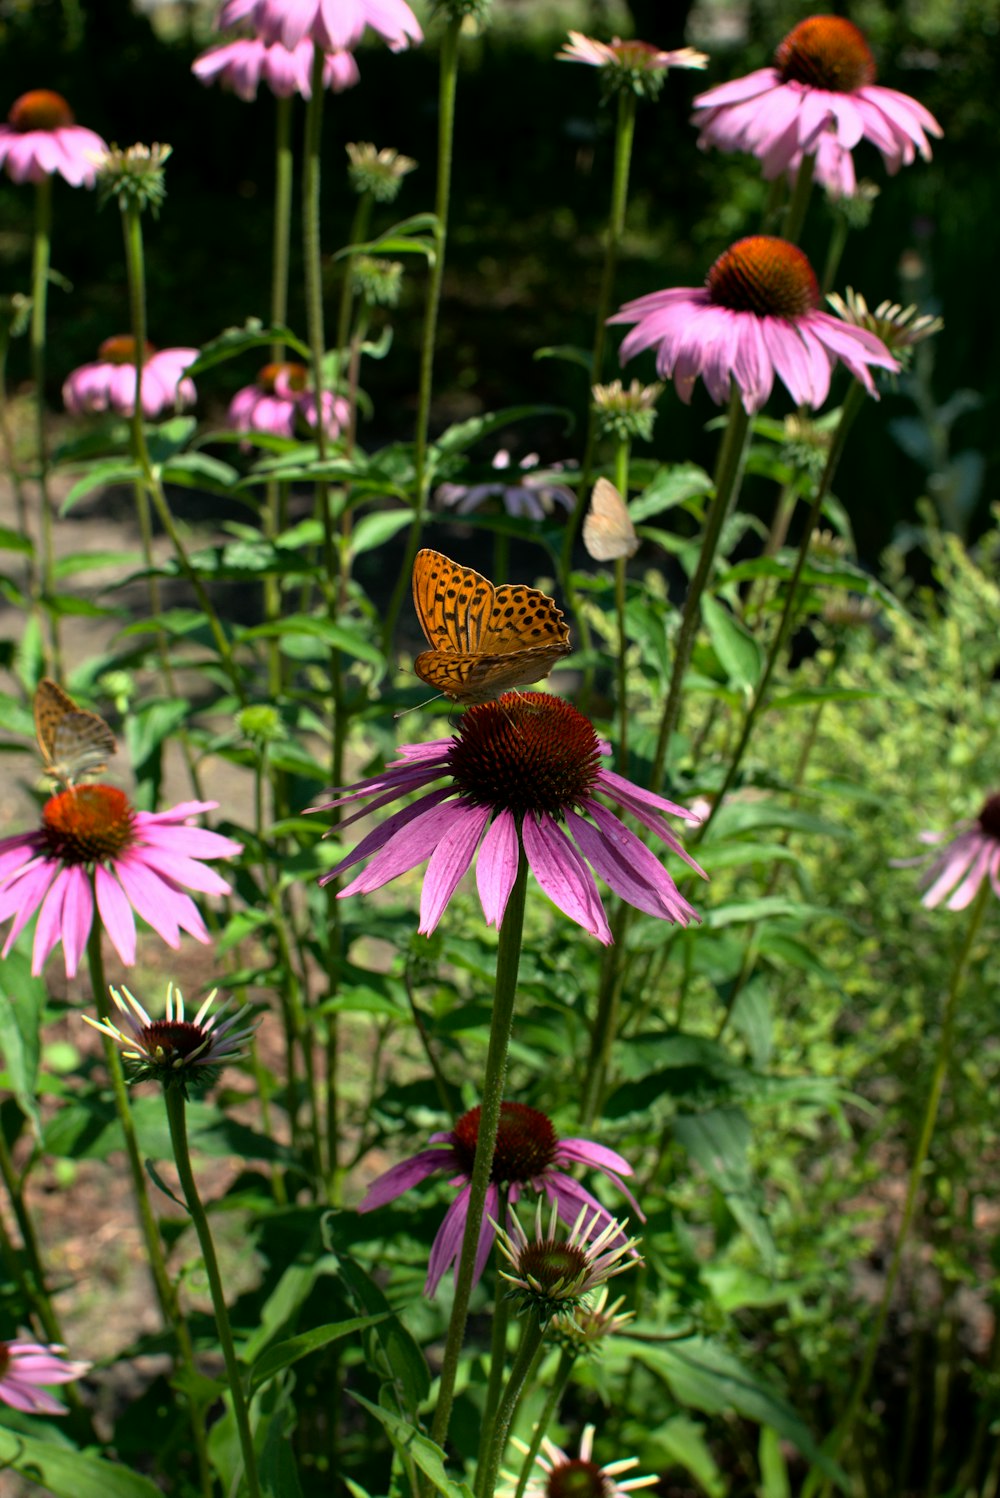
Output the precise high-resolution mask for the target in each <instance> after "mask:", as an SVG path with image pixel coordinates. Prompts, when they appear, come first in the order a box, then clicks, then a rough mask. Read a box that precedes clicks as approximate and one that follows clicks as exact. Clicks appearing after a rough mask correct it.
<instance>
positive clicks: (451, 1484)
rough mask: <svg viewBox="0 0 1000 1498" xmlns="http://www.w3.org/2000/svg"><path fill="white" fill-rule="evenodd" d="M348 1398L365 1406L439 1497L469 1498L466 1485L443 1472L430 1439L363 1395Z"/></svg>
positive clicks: (438, 1451) (441, 1458)
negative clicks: (418, 1469) (441, 1495)
mask: <svg viewBox="0 0 1000 1498" xmlns="http://www.w3.org/2000/svg"><path fill="white" fill-rule="evenodd" d="M351 1397H352V1398H353V1399H356V1400H357V1402H358V1404H361V1405H364V1407H365V1409H366V1410H368V1412H369V1413H370V1414H371V1415H374V1417H375V1419H376V1420H377V1421H378V1422H379V1424H380V1425H382V1426H383V1427H384V1428H385V1432H386V1434H387V1435H388V1437H389V1440H390V1441H391V1442H392V1444H393V1446H394V1447H395V1448H396V1450H397V1451H398V1452H399V1454H400V1456H401V1457H405V1458H407V1459H408V1460H409V1461H412V1462H415V1463H416V1465H417V1466H418V1467H419V1468H420V1470H421V1472H422V1473H423V1474H424V1476H425V1477H426V1478H428V1479H429V1481H430V1482H431V1483H432V1484H433V1486H434V1487H435V1489H436V1490H437V1491H438V1492H439V1493H444V1494H445V1498H472V1489H471V1488H470V1487H469V1485H468V1483H466V1482H455V1481H454V1480H453V1479H452V1478H450V1477H449V1476H448V1473H447V1470H446V1468H445V1457H444V1452H443V1451H442V1450H441V1448H440V1446H438V1445H436V1444H435V1443H434V1442H433V1441H432V1440H431V1438H430V1436H425V1435H424V1434H423V1432H422V1431H420V1430H418V1429H417V1428H416V1426H414V1425H411V1424H410V1423H409V1421H408V1420H403V1419H401V1418H400V1416H399V1415H394V1414H393V1413H392V1412H391V1411H390V1410H383V1409H380V1408H379V1406H378V1405H377V1404H372V1402H371V1400H369V1399H365V1398H363V1397H362V1395H360V1394H357V1393H352V1395H351Z"/></svg>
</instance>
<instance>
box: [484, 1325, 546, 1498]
mask: <svg viewBox="0 0 1000 1498" xmlns="http://www.w3.org/2000/svg"><path fill="white" fill-rule="evenodd" d="M547 1325H548V1322H547V1321H541V1320H539V1318H538V1317H537V1316H535V1315H533V1314H528V1315H526V1316H525V1317H524V1320H523V1321H522V1323H521V1345H520V1347H519V1348H518V1349H517V1356H516V1357H515V1358H514V1365H513V1367H512V1368H511V1370H510V1377H509V1378H508V1380H507V1387H506V1388H505V1389H504V1394H503V1399H502V1400H501V1401H500V1407H499V1409H498V1410H497V1412H496V1416H495V1418H494V1420H493V1428H492V1430H491V1431H490V1444H489V1448H488V1450H487V1453H486V1460H485V1462H484V1463H483V1465H482V1467H481V1468H480V1470H479V1471H478V1472H477V1473H476V1487H475V1493H476V1498H493V1494H494V1492H495V1491H496V1485H497V1478H498V1477H499V1475H500V1463H501V1462H502V1461H503V1454H504V1450H505V1448H506V1445H507V1433H508V1431H509V1430H510V1422H511V1420H512V1419H513V1417H514V1411H515V1410H516V1409H517V1406H518V1404H519V1403H520V1401H521V1396H522V1394H523V1393H524V1390H525V1388H526V1386H527V1384H528V1380H529V1376H530V1374H531V1373H532V1370H533V1368H534V1366H535V1362H536V1359H537V1357H538V1355H539V1353H540V1352H541V1351H542V1348H543V1343H544V1338H545V1328H546V1326H547Z"/></svg>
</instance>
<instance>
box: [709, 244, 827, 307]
mask: <svg viewBox="0 0 1000 1498" xmlns="http://www.w3.org/2000/svg"><path fill="white" fill-rule="evenodd" d="M705 284H706V286H707V287H708V292H709V296H710V297H711V299H712V301H713V302H714V303H715V305H716V306H717V307H728V308H729V309H730V311H732V312H755V313H756V314H757V316H758V317H803V316H804V315H805V314H806V313H807V312H812V311H814V310H815V309H816V308H817V307H818V306H819V301H820V296H819V282H818V281H817V280H816V275H815V272H814V271H813V268H812V266H811V265H810V264H809V261H808V260H807V259H806V256H805V255H804V254H803V253H802V251H801V250H800V249H799V248H798V246H797V245H794V244H789V243H788V241H787V240H785V239H777V238H775V237H774V236H773V235H769V234H752V235H750V237H749V238H747V239H740V240H737V242H736V244H734V245H731V246H730V248H729V249H728V250H725V251H723V253H722V254H721V255H720V256H719V258H718V260H717V261H716V262H715V264H714V265H713V266H712V269H711V270H710V271H709V273H708V276H707V277H706V280H705Z"/></svg>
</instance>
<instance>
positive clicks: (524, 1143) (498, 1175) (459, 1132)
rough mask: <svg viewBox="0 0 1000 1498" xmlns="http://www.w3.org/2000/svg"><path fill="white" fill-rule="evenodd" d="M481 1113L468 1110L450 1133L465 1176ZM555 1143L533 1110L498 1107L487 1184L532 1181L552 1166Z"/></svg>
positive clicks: (473, 1153) (506, 1105)
mask: <svg viewBox="0 0 1000 1498" xmlns="http://www.w3.org/2000/svg"><path fill="white" fill-rule="evenodd" d="M481 1113H482V1109H481V1108H470V1109H469V1112H468V1113H463V1115H462V1117H461V1118H460V1119H459V1120H458V1122H457V1123H456V1125H455V1127H454V1130H453V1133H454V1139H455V1142H454V1148H455V1152H456V1154H457V1155H458V1157H459V1159H460V1160H461V1162H462V1167H463V1169H464V1170H465V1171H466V1173H467V1174H468V1175H471V1174H472V1162H473V1160H474V1159H475V1157H476V1143H477V1141H478V1139H479V1118H480V1115H481ZM557 1142H558V1141H557V1139H556V1131H555V1129H554V1128H553V1127H552V1125H551V1123H550V1122H549V1120H548V1119H547V1118H546V1116H545V1114H544V1113H540V1112H539V1111H538V1109H537V1108H529V1107H528V1105H527V1103H501V1104H500V1128H499V1130H498V1132H497V1143H496V1149H495V1150H494V1152H493V1165H492V1168H491V1170H490V1180H491V1181H493V1182H494V1183H495V1184H502V1183H506V1182H510V1181H517V1182H519V1183H521V1184H524V1183H526V1182H528V1181H532V1180H534V1179H535V1177H536V1176H539V1175H541V1173H542V1171H543V1170H545V1169H546V1167H547V1166H549V1165H551V1164H552V1159H553V1156H554V1155H555V1151H556V1144H557Z"/></svg>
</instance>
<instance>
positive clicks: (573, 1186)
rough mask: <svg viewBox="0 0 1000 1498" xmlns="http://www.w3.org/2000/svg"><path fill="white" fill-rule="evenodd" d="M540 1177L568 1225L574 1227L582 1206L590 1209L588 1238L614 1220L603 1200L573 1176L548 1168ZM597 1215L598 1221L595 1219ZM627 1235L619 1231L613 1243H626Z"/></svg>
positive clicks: (551, 1199) (546, 1192) (543, 1187)
mask: <svg viewBox="0 0 1000 1498" xmlns="http://www.w3.org/2000/svg"><path fill="white" fill-rule="evenodd" d="M539 1179H540V1184H541V1187H542V1190H543V1191H544V1192H545V1195H546V1196H547V1197H548V1198H549V1200H550V1201H553V1202H555V1204H556V1207H557V1209H558V1212H559V1216H560V1217H561V1219H562V1221H563V1222H565V1223H566V1224H567V1225H568V1226H570V1227H572V1225H573V1223H574V1222H575V1221H576V1219H577V1217H578V1216H579V1215H580V1208H581V1207H587V1208H588V1209H589V1219H588V1226H590V1232H589V1233H588V1234H587V1236H588V1238H593V1237H594V1236H595V1235H596V1234H597V1233H600V1232H603V1231H604V1229H605V1228H606V1227H607V1226H608V1224H609V1223H610V1222H613V1221H614V1215H613V1214H612V1213H611V1212H609V1211H608V1209H607V1207H606V1206H604V1204H603V1202H599V1201H598V1200H597V1197H596V1196H594V1195H593V1194H592V1193H591V1192H589V1191H588V1190H587V1188H586V1186H583V1185H581V1183H580V1182H579V1181H575V1180H574V1179H573V1177H572V1176H567V1175H563V1173H562V1171H559V1170H547V1171H546V1172H545V1174H544V1175H543V1176H541V1177H540V1178H539ZM595 1216H596V1219H597V1220H596V1221H594V1218H595ZM591 1224H592V1226H591ZM625 1236H626V1235H625V1234H624V1233H619V1234H617V1235H616V1237H614V1238H613V1239H611V1243H613V1244H615V1245H616V1246H617V1245H618V1244H619V1243H624V1242H625Z"/></svg>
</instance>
